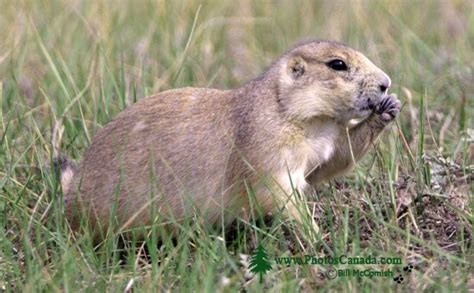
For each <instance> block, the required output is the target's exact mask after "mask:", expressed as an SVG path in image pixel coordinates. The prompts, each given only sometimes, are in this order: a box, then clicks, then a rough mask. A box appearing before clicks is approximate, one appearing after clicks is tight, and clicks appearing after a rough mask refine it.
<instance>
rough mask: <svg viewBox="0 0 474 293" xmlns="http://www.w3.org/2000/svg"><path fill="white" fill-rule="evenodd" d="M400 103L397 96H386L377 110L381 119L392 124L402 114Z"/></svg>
mask: <svg viewBox="0 0 474 293" xmlns="http://www.w3.org/2000/svg"><path fill="white" fill-rule="evenodd" d="M400 106H401V104H400V101H399V100H398V99H397V96H396V95H395V94H390V95H387V96H385V97H384V98H383V99H382V101H381V102H380V104H379V105H378V106H377V108H376V109H375V113H377V114H378V115H379V117H380V119H381V120H382V121H384V122H386V123H388V122H391V121H392V120H394V119H395V117H397V116H398V113H400Z"/></svg>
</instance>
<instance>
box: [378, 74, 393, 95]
mask: <svg viewBox="0 0 474 293" xmlns="http://www.w3.org/2000/svg"><path fill="white" fill-rule="evenodd" d="M391 84H392V81H391V80H390V77H388V75H386V74H384V77H383V78H382V82H381V83H380V84H379V88H380V91H381V92H382V93H385V92H386V91H387V89H388V88H389V87H390V85H391Z"/></svg>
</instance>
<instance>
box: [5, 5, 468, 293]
mask: <svg viewBox="0 0 474 293" xmlns="http://www.w3.org/2000/svg"><path fill="white" fill-rule="evenodd" d="M1 7H2V12H0V16H1V17H0V38H1V40H2V41H1V42H0V77H1V83H0V86H1V90H0V101H1V111H0V134H1V135H0V139H1V140H0V142H1V144H0V166H1V168H0V223H1V225H0V290H6V291H20V290H22V291H69V292H73V291H77V290H87V291H89V290H91V291H92V290H100V291H112V292H113V291H130V290H134V291H142V290H144V291H147V290H150V291H154V290H157V289H159V290H173V291H178V290H182V291H212V292H213V291H225V292H227V291H234V290H245V291H259V290H261V289H263V288H266V289H268V290H271V291H287V290H288V291H298V290H302V291H311V290H316V289H317V290H343V291H354V290H355V291H372V290H377V291H381V290H389V291H399V290H400V291H404V290H416V291H420V290H429V291H459V292H462V291H467V290H468V288H471V289H472V288H473V287H474V284H473V281H472V280H473V279H474V278H473V275H472V270H470V266H469V264H470V263H472V262H473V255H472V252H473V249H472V224H473V214H472V206H473V201H472V190H473V183H472V182H473V177H474V176H473V165H474V160H473V155H474V127H473V117H474V115H473V114H474V61H473V60H474V54H473V53H474V50H473V44H474V10H473V9H474V5H473V3H472V1H468V0H466V1H439V2H436V1H400V2H394V1H351V2H344V1H327V2H316V3H313V2H310V1H297V2H296V3H295V2H293V1H278V2H272V1H255V2H248V1H244V2H238V3H237V2H236V4H231V3H230V2H227V1H206V2H202V3H198V2H197V1H196V2H191V3H189V2H186V1H154V2H153V1H142V0H140V1H129V2H126V1H116V2H114V1H27V0H23V1H2V4H1ZM308 37H309V38H321V39H336V40H339V41H342V42H344V43H346V44H348V45H351V46H353V47H355V48H357V49H359V50H360V51H362V52H364V53H365V54H366V55H367V56H369V58H370V59H372V60H373V61H374V63H376V64H377V65H379V66H380V67H381V68H383V69H384V70H385V71H386V72H387V73H388V74H389V75H390V76H391V78H392V82H393V86H392V91H393V92H395V93H397V94H398V96H399V97H400V99H401V100H402V103H403V109H402V113H401V115H400V117H399V118H398V120H397V121H396V123H395V124H394V125H393V126H392V127H391V128H390V129H389V130H388V131H386V132H385V134H384V136H383V138H382V139H381V140H380V142H379V143H378V144H377V146H376V148H375V149H373V150H372V151H371V153H370V155H368V156H367V157H366V158H365V159H364V160H363V162H361V163H360V164H359V165H358V167H357V169H356V170H355V171H354V172H353V173H352V174H351V175H350V176H347V177H345V178H343V179H342V180H339V181H338V182H332V183H330V184H328V185H326V186H323V187H321V188H320V190H319V192H318V196H317V199H315V200H313V201H312V203H313V205H312V206H311V208H312V210H313V211H314V215H315V218H317V220H318V222H319V223H320V225H321V234H320V235H319V236H318V238H317V239H312V238H304V237H301V235H299V234H297V233H293V232H292V231H293V230H294V226H293V225H294V224H292V223H285V222H283V220H282V219H280V218H279V217H276V218H275V219H274V220H273V221H271V223H267V224H266V225H262V224H261V223H257V222H251V223H245V222H242V221H240V222H239V223H238V226H237V227H236V228H235V231H234V233H225V231H219V230H213V229H212V228H211V227H207V226H206V225H203V224H202V223H201V221H200V219H199V217H198V218H196V219H194V221H191V222H189V223H184V224H183V226H182V227H181V228H180V232H179V233H178V235H177V236H176V238H175V239H172V238H171V237H163V238H159V237H158V234H160V231H156V229H155V230H153V229H152V230H151V231H152V232H151V233H150V234H149V235H148V236H147V237H146V239H145V241H138V240H136V238H134V237H131V239H129V241H125V242H124V241H120V237H118V236H114V235H111V236H110V237H108V238H107V239H106V240H105V241H104V243H102V245H101V246H100V247H99V248H95V247H94V245H93V242H92V239H91V237H90V235H88V234H87V233H79V234H74V233H72V232H71V231H70V229H69V228H68V226H67V223H66V221H65V219H64V216H63V213H62V209H63V205H62V195H61V193H60V192H59V186H58V184H59V183H58V180H57V176H54V174H52V173H51V172H50V171H49V169H48V166H49V165H50V164H51V160H52V156H53V146H52V133H53V126H54V125H55V124H56V123H57V122H58V121H62V124H63V126H64V134H63V136H62V152H64V153H65V154H67V155H68V156H70V157H71V158H74V159H76V160H80V158H81V156H82V154H83V152H84V150H85V149H86V147H87V146H88V145H89V144H90V142H91V138H92V137H93V135H94V133H95V132H96V131H97V130H98V129H100V128H101V127H102V126H104V125H105V124H106V123H107V122H108V121H110V120H111V119H112V118H113V117H114V116H115V115H116V114H117V113H119V112H120V111H121V110H123V109H124V108H125V107H127V106H129V105H131V104H133V103H134V102H135V101H136V100H137V99H140V98H142V97H144V96H146V95H149V94H151V93H156V92H159V91H162V90H165V89H169V88H176V87H184V86H200V87H216V88H232V87H236V86H238V85H240V84H242V83H243V82H245V81H246V80H247V79H248V78H249V76H256V75H258V73H260V72H262V70H263V68H264V67H265V66H268V65H269V64H270V63H271V61H272V60H274V59H275V58H276V57H278V56H279V55H280V54H282V53H283V52H284V51H285V50H286V49H288V48H289V47H290V46H292V44H293V43H295V42H296V41H299V40H302V39H304V38H308ZM250 193H251V191H250ZM229 235H232V237H231V238H230V236H229ZM257 243H261V244H262V245H263V246H264V247H265V249H266V251H267V253H268V255H269V257H270V260H271V261H272V267H273V268H272V269H271V270H270V271H269V272H268V273H267V274H266V275H265V277H264V279H265V282H264V283H263V284H260V283H259V280H258V275H257V276H256V277H253V276H252V275H251V274H250V273H249V271H248V263H249V255H251V254H252V253H253V250H254V249H255V247H256V245H257ZM304 255H318V256H321V257H324V256H331V255H332V256H340V255H347V256H362V257H367V256H372V255H373V256H380V257H390V256H393V257H399V258H400V259H401V260H402V261H403V264H402V265H356V266H351V267H350V268H351V269H352V268H357V269H361V270H365V269H368V268H374V269H392V270H393V271H394V273H395V274H396V275H398V274H399V273H400V274H402V276H403V277H404V279H403V281H402V282H401V283H400V284H399V283H397V282H395V281H394V280H393V278H381V277H378V278H376V277H374V278H367V277H359V278H344V277H339V278H335V279H328V278H327V277H325V276H326V275H325V274H326V273H327V272H328V271H329V270H331V269H332V266H330V265H289V266H287V265H279V264H276V263H275V262H274V261H273V259H274V258H275V257H280V256H304ZM409 264H412V265H413V266H414V270H413V272H411V273H409V274H408V273H406V272H405V271H403V267H405V266H407V265H409ZM334 267H335V268H336V269H342V268H347V266H343V265H339V266H334Z"/></svg>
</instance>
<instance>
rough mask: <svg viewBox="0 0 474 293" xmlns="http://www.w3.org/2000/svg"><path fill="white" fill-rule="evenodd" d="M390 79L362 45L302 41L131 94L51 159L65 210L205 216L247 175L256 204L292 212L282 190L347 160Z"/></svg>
mask: <svg viewBox="0 0 474 293" xmlns="http://www.w3.org/2000/svg"><path fill="white" fill-rule="evenodd" d="M390 84H391V80H390V78H389V77H388V75H387V74H385V73H384V72H383V71H382V70H381V69H379V68H378V67H376V66H375V65H374V64H373V63H372V62H371V61H370V60H368V59H367V58H366V57H365V56H364V55H363V54H362V53H360V52H358V51H356V50H354V49H351V48H349V47H347V46H345V45H342V44H339V43H336V42H331V41H312V42H307V43H303V44H300V45H297V46H296V47H294V48H293V49H291V50H290V51H288V52H287V53H285V54H284V55H283V56H282V57H280V58H279V59H278V60H277V61H276V62H274V63H273V64H272V65H271V66H270V67H269V68H268V69H267V70H266V71H265V72H264V73H263V74H262V75H261V76H259V77H257V78H255V79H253V80H250V81H249V82H247V83H246V84H244V85H243V86H241V87H239V88H236V89H233V90H217V89H205V88H183V89H175V90H169V91H165V92H162V93H159V94H156V95H154V96H150V97H147V98H144V99H141V100H139V101H138V102H137V103H135V104H134V105H132V106H130V107H128V108H127V109H126V110H125V111H123V112H122V113H120V114H119V115H118V116H117V117H115V118H114V119H113V120H112V121H110V122H109V123H108V124H107V125H106V126H105V127H104V128H103V129H101V130H100V131H98V132H97V134H96V135H95V137H94V138H93V141H92V144H91V146H90V147H89V148H88V149H87V151H86V153H85V155H84V158H83V161H82V162H81V163H80V165H79V166H78V167H73V166H72V165H71V164H63V165H64V166H65V168H63V170H62V178H61V185H62V189H63V192H64V194H65V200H66V203H65V206H66V215H67V217H68V218H69V219H70V221H71V223H72V226H73V227H77V226H78V223H79V220H80V218H81V217H80V216H79V214H84V213H85V214H87V219H86V220H87V222H88V223H89V224H90V225H91V226H92V227H93V229H95V230H97V231H98V230H101V231H106V230H107V228H108V227H109V224H110V223H114V224H115V225H116V226H117V227H119V228H120V229H128V228H133V227H138V226H141V225H151V224H153V223H155V221H156V220H157V219H161V220H163V219H176V220H180V219H183V218H186V217H191V216H192V215H193V214H194V213H195V212H199V213H200V214H201V215H202V216H203V217H205V221H206V222H208V223H210V224H214V223H216V222H217V221H219V220H220V219H221V218H225V219H226V221H230V220H232V219H234V218H235V217H238V216H240V215H242V213H245V212H246V211H248V210H249V208H250V207H249V206H250V204H249V195H248V193H247V192H246V187H248V186H251V187H252V188H253V190H255V199H256V201H257V202H258V204H259V205H260V206H261V208H262V209H263V211H264V212H271V211H274V210H275V209H277V208H279V207H283V206H284V207H285V208H286V209H285V210H286V211H287V212H288V215H289V216H290V217H293V218H295V219H296V220H299V221H301V211H299V210H298V209H297V204H295V201H294V200H292V198H295V195H297V194H299V193H302V194H304V193H305V192H307V191H308V190H309V189H310V186H311V185H316V184H318V183H320V182H323V181H325V180H328V179H331V178H334V177H336V176H340V175H343V174H344V173H346V172H348V171H350V170H351V169H352V168H353V167H354V163H355V161H357V160H360V159H361V158H362V157H363V156H364V155H365V153H366V152H367V150H368V149H369V147H370V146H371V144H373V143H374V141H375V140H376V139H377V137H378V136H379V134H380V133H381V132H382V130H383V129H384V128H385V126H386V125H388V124H389V123H390V122H391V121H392V120H393V119H394V118H395V117H396V116H397V115H398V113H399V110H400V102H399V101H398V99H397V98H396V97H395V96H394V95H392V94H388V92H387V91H388V88H389V87H390ZM353 119H362V121H361V122H360V123H358V124H357V125H355V126H349V125H350V123H349V122H350V121H351V120H353ZM295 191H299V192H295ZM111 215H114V217H113V218H112V217H111ZM223 216H224V217H223Z"/></svg>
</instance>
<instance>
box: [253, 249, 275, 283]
mask: <svg viewBox="0 0 474 293" xmlns="http://www.w3.org/2000/svg"><path fill="white" fill-rule="evenodd" d="M271 269H272V265H271V264H270V261H269V260H268V255H267V251H266V250H265V248H263V246H262V245H261V244H260V245H258V247H257V249H256V250H255V252H254V254H253V255H252V258H251V259H250V271H251V272H252V273H254V274H257V273H258V274H259V275H260V283H263V275H264V274H266V273H267V271H269V270H271Z"/></svg>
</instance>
